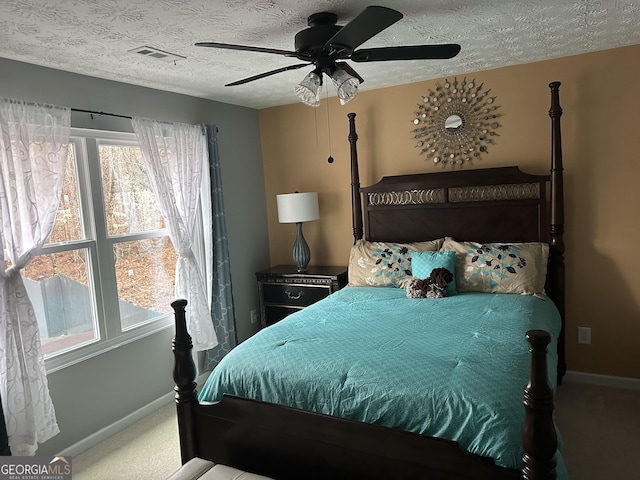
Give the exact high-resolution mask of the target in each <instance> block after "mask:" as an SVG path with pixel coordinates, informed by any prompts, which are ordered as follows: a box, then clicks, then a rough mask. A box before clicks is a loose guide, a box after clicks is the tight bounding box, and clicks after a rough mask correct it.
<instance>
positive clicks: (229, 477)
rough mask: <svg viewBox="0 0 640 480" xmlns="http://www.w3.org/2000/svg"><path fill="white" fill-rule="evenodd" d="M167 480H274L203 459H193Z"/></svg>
mask: <svg viewBox="0 0 640 480" xmlns="http://www.w3.org/2000/svg"><path fill="white" fill-rule="evenodd" d="M167 480H273V479H272V478H269V477H263V476H262V475H255V474H253V473H249V472H243V471H242V470H238V469H237V468H231V467H227V466H226V465H220V464H217V465H216V464H215V463H213V462H210V461H209V460H203V459H202V458H197V457H196V458H192V459H191V460H189V461H188V462H187V463H185V464H184V465H182V467H180V468H179V469H178V470H177V471H176V472H175V473H174V474H173V475H171V476H170V477H169V478H168V479H167Z"/></svg>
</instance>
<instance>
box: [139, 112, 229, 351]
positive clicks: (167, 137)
mask: <svg viewBox="0 0 640 480" xmlns="http://www.w3.org/2000/svg"><path fill="white" fill-rule="evenodd" d="M131 123H132V125H133V130H134V132H135V133H136V136H137V137H138V142H139V143H140V148H141V149H142V154H143V157H144V161H145V166H146V168H147V172H148V174H149V180H150V182H151V187H152V188H153V191H154V193H155V195H156V198H157V199H158V202H159V204H160V210H161V212H162V215H163V216H164V218H165V221H166V222H167V226H168V227H169V232H170V237H171V241H172V243H173V246H174V247H175V249H176V251H177V252H178V262H177V264H176V297H177V298H185V299H186V300H187V302H188V305H187V319H188V323H189V332H190V334H191V337H192V338H193V345H194V348H195V350H208V349H210V348H213V347H215V346H216V345H217V344H218V340H217V338H216V334H215V331H214V329H213V322H212V320H211V303H210V301H209V298H210V296H209V295H208V293H207V284H206V280H205V271H206V268H205V266H204V265H198V262H197V261H196V258H195V256H194V250H195V243H196V238H197V236H196V231H197V213H198V206H199V204H200V193H201V188H202V183H203V177H204V176H206V175H208V173H209V171H208V163H207V138H206V136H205V133H204V131H203V128H202V127H201V126H196V125H188V124H184V123H165V122H157V121H154V120H149V119H145V118H139V117H134V118H133V119H132V120H131Z"/></svg>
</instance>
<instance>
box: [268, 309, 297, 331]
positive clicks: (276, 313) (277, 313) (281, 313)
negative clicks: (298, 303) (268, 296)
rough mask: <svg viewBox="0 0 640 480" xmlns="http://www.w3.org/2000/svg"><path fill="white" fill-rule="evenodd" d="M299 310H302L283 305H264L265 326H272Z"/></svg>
mask: <svg viewBox="0 0 640 480" xmlns="http://www.w3.org/2000/svg"><path fill="white" fill-rule="evenodd" d="M300 310H302V308H298V307H286V306H284V305H265V307H264V318H265V326H269V325H273V324H274V323H276V322H279V321H280V320H282V319H283V318H284V317H286V316H288V315H291V314H292V313H294V312H297V311H300Z"/></svg>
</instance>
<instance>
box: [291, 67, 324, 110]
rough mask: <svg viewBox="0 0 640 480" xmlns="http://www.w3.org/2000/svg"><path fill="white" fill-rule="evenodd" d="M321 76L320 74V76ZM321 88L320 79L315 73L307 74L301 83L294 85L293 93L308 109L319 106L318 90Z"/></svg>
mask: <svg viewBox="0 0 640 480" xmlns="http://www.w3.org/2000/svg"><path fill="white" fill-rule="evenodd" d="M320 75H322V74H320ZM321 87H322V77H320V76H318V75H317V74H316V72H315V71H313V72H311V73H308V74H307V76H306V77H304V78H303V79H302V81H301V82H300V83H299V84H298V85H296V88H295V89H294V92H295V94H296V96H297V97H298V98H299V99H300V100H301V101H302V103H304V104H305V105H309V106H310V107H317V106H319V105H320V90H321Z"/></svg>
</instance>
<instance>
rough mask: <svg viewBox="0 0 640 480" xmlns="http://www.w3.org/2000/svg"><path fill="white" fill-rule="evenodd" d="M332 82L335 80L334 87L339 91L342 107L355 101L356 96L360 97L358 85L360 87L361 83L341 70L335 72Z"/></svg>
mask: <svg viewBox="0 0 640 480" xmlns="http://www.w3.org/2000/svg"><path fill="white" fill-rule="evenodd" d="M331 80H333V85H334V86H335V87H336V90H338V98H339V99H340V104H341V105H344V104H345V103H347V102H349V101H351V100H353V99H354V98H356V95H358V85H360V81H359V80H358V79H357V78H355V77H352V76H351V75H349V74H348V73H347V72H345V71H344V70H342V69H341V68H338V69H337V70H336V71H335V72H333V74H332V75H331Z"/></svg>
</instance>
